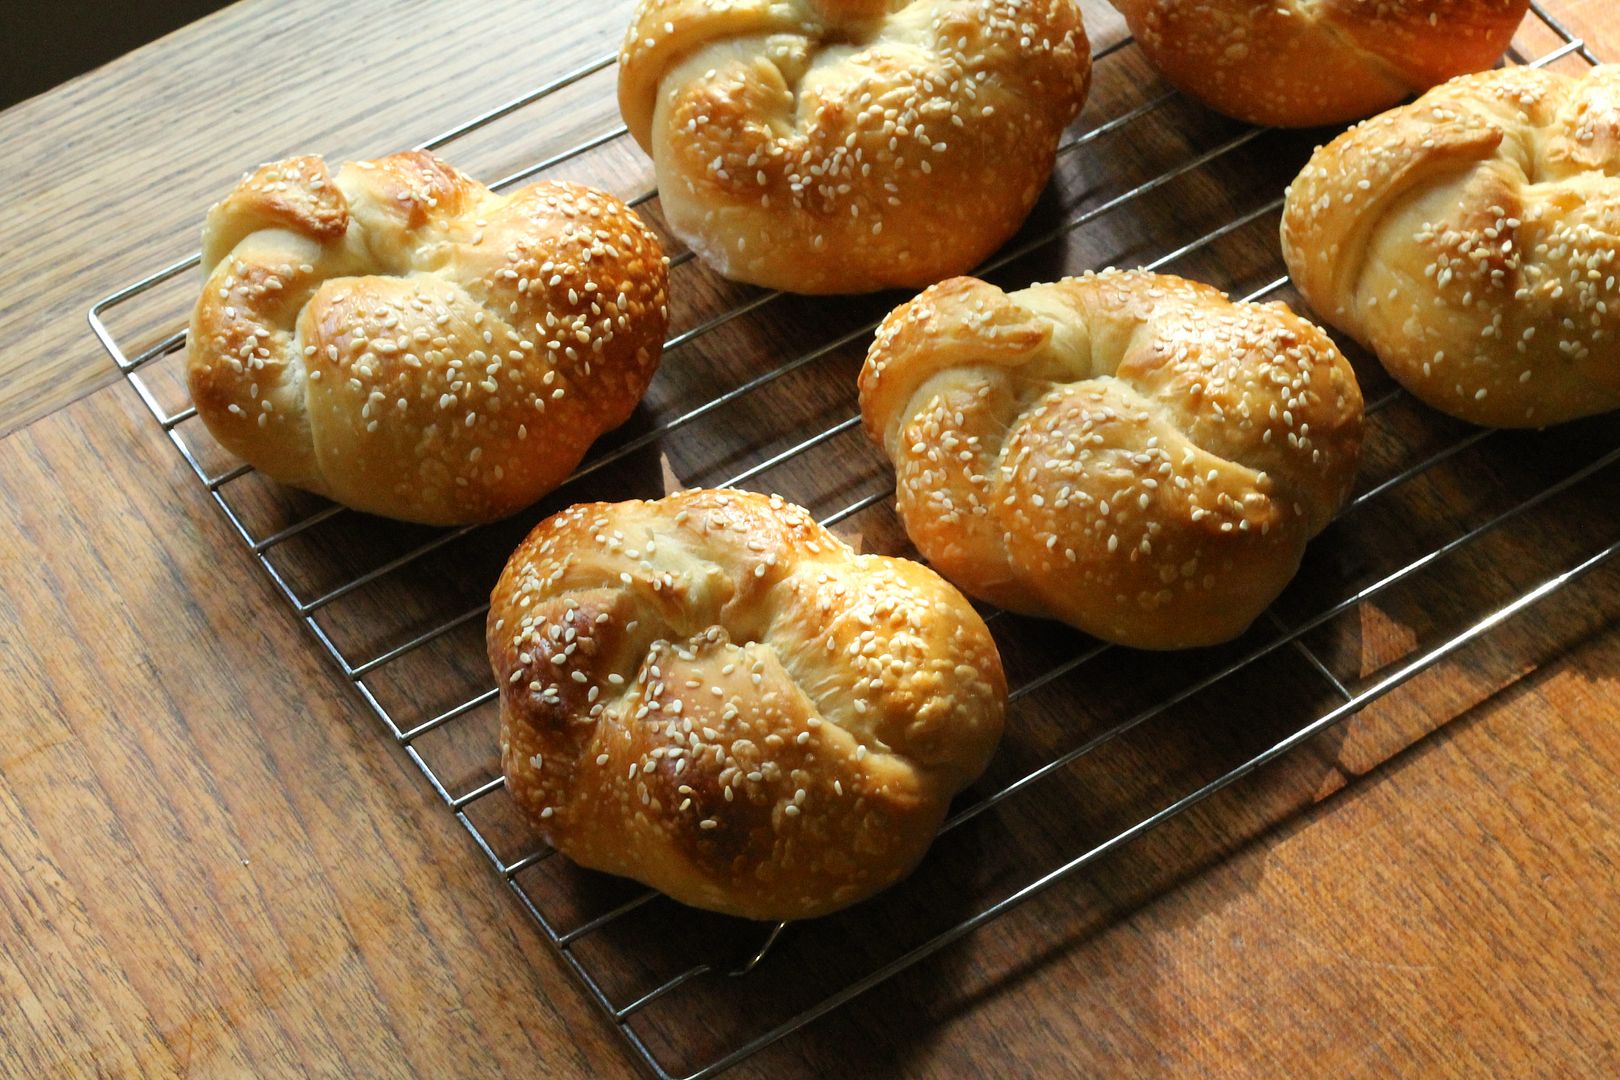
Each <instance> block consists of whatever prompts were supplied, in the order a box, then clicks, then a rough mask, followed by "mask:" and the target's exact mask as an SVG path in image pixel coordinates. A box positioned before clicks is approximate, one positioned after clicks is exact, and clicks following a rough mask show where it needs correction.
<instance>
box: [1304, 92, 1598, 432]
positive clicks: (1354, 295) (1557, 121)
mask: <svg viewBox="0 0 1620 1080" xmlns="http://www.w3.org/2000/svg"><path fill="white" fill-rule="evenodd" d="M1282 241H1283V255H1284V257H1285V258H1286V259H1287V261H1288V269H1289V271H1290V272H1291V273H1292V274H1293V276H1294V280H1295V282H1297V283H1298V285H1299V289H1300V292H1301V294H1303V295H1304V297H1305V299H1306V301H1307V302H1309V303H1310V305H1311V306H1312V307H1313V308H1315V309H1316V310H1317V312H1319V313H1320V314H1321V316H1322V317H1323V318H1324V319H1326V320H1327V321H1328V322H1330V323H1332V324H1333V325H1334V326H1337V327H1339V328H1340V329H1342V330H1344V331H1345V332H1346V333H1348V334H1350V335H1351V336H1353V337H1354V338H1355V339H1356V340H1357V341H1359V342H1361V343H1362V344H1363V345H1365V346H1367V348H1368V349H1370V350H1371V351H1372V352H1373V353H1375V354H1376V355H1377V356H1378V358H1379V360H1381V361H1382V362H1383V364H1384V366H1385V367H1386V368H1388V369H1389V373H1390V374H1391V375H1393V376H1394V377H1395V378H1396V379H1397V380H1399V381H1400V383H1401V384H1402V385H1403V386H1405V387H1406V388H1407V389H1408V390H1410V391H1411V392H1412V393H1413V394H1415V395H1416V396H1417V397H1419V398H1421V399H1422V400H1423V401H1425V402H1427V403H1428V404H1430V405H1432V406H1434V407H1435V408H1437V409H1440V410H1442V411H1444V412H1447V413H1450V414H1451V415H1453V416H1456V417H1460V418H1461V419H1463V420H1468V421H1471V422H1473V423H1476V424H1487V425H1491V426H1495V427H1540V426H1544V425H1547V424H1556V423H1560V422H1562V421H1565V420H1572V419H1575V418H1576V417H1580V416H1588V415H1591V414H1593V413H1599V412H1607V411H1608V410H1610V409H1614V408H1616V407H1620V291H1617V289H1616V275H1617V274H1620V255H1617V249H1620V67H1601V68H1596V69H1593V70H1592V71H1591V72H1589V73H1587V74H1586V75H1584V76H1583V77H1579V78H1571V77H1569V76H1566V75H1560V74H1557V73H1554V72H1549V71H1536V70H1530V69H1527V68H1512V69H1508V70H1505V71H1497V72H1490V73H1487V74H1484V75H1470V76H1466V77H1464V78H1460V79H1456V80H1454V81H1452V82H1449V83H1447V84H1446V85H1444V86H1442V87H1439V88H1437V89H1435V90H1432V91H1430V92H1429V93H1427V94H1425V95H1424V96H1423V97H1422V98H1420V99H1419V100H1418V101H1416V102H1414V103H1413V104H1411V105H1408V106H1405V107H1403V108H1400V109H1396V110H1394V111H1393V112H1389V113H1386V114H1384V115H1383V116H1378V117H1375V118H1373V119H1372V120H1369V121H1367V122H1366V123H1364V124H1361V125H1360V126H1358V127H1355V128H1352V129H1351V130H1350V131H1348V132H1346V133H1345V134H1344V135H1342V136H1340V137H1339V138H1338V139H1335V140H1334V141H1333V142H1332V143H1331V144H1329V145H1328V146H1326V147H1324V148H1322V149H1321V150H1318V151H1317V153H1316V156H1315V157H1313V158H1312V159H1311V161H1310V164H1309V165H1307V166H1306V167H1305V171H1304V172H1302V173H1301V174H1300V175H1299V179H1297V180H1295V181H1294V184H1293V186H1292V187H1291V188H1290V189H1289V193H1288V201H1287V206H1286V208H1285V210H1284V214H1283V228H1282Z"/></svg>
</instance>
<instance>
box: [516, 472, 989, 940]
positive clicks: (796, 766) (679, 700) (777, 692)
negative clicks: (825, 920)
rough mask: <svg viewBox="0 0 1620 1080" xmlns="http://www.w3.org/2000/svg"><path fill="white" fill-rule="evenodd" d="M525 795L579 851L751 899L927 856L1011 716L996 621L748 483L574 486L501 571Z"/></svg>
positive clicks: (830, 890)
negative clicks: (647, 495) (639, 493)
mask: <svg viewBox="0 0 1620 1080" xmlns="http://www.w3.org/2000/svg"><path fill="white" fill-rule="evenodd" d="M488 645H489V656H490V663H491V665H492V666H493V668H494V672H495V676H496V678H497V680H498V682H499V684H500V688H501V693H500V697H501V760H502V766H503V768H504V770H505V773H506V784H507V788H508V790H509V791H510V792H511V794H512V797H513V799H514V800H515V801H516V802H517V804H518V805H519V806H520V807H521V808H522V809H523V810H524V811H525V812H526V813H527V816H528V817H529V819H530V821H532V822H533V824H534V825H535V827H536V828H537V829H538V831H539V832H540V833H541V835H542V836H544V837H545V839H546V840H547V841H548V842H549V843H550V844H552V845H553V846H554V847H556V848H557V850H559V851H561V852H563V853H564V854H566V855H568V856H569V857H570V858H572V859H573V860H574V861H575V862H578V863H581V864H583V865H585V866H588V867H592V868H594V869H598V870H604V871H607V872H609V873H613V874H620V875H624V876H626V877H632V878H636V879H638V880H640V881H643V882H645V883H647V884H649V885H652V886H654V887H655V888H658V889H660V890H662V891H663V892H665V893H667V894H669V895H670V896H673V897H674V898H676V899H677V900H680V901H682V902H684V903H687V904H692V905H694V906H697V907H702V908H708V909H711V910H714V911H721V912H726V913H730V914H735V915H742V916H746V917H749V918H756V919H796V918H805V917H808V916H813V915H819V914H823V913H825V912H828V911H831V910H834V909H836V908H839V907H843V906H845V905H847V904H850V903H853V902H855V901H857V900H860V899H862V898H863V897H866V896H868V895H870V894H872V893H874V892H876V891H877V890H879V889H881V888H883V887H885V886H887V885H889V884H890V883H892V882H893V881H895V880H896V879H898V878H900V877H901V876H903V875H904V874H906V873H907V872H908V871H910V869H911V868H912V867H913V866H914V865H915V864H916V862H917V861H918V860H919V859H920V858H921V857H922V855H923V852H924V851H925V850H926V849H927V847H928V844H929V842H930V841H931V840H932V838H933V836H934V833H935V832H936V831H937V830H938V828H939V825H940V822H941V821H942V820H943V818H944V814H945V810H946V807H947V805H948V804H949V802H950V799H951V796H953V795H954V794H955V793H956V792H957V791H959V790H961V789H962V788H963V787H964V786H966V785H967V784H968V783H970V782H971V781H972V780H973V779H974V778H975V777H976V776H978V774H979V773H980V771H981V770H982V769H983V768H984V765H985V763H986V761H987V760H988V759H989V756H990V754H991V752H992V750H993V749H994V747H995V744H996V741H997V740H998V739H999V737H1000V734H1001V724H1002V711H1003V708H1004V705H1005V698H1006V682H1005V679H1004V677H1003V675H1002V670H1001V662H1000V659H999V657H998V656H997V653H996V649H995V645H994V643H993V641H992V640H991V637H990V633H989V630H988V629H987V628H986V627H985V625H984V622H983V621H982V620H981V619H980V618H979V617H978V615H977V614H976V613H975V612H974V610H973V608H972V607H971V606H970V605H969V604H968V603H967V601H966V600H965V599H964V598H963V597H962V595H961V594H960V593H959V592H957V591H956V590H955V589H954V588H952V587H951V586H950V585H949V584H947V583H946V582H945V581H943V580H941V579H940V577H939V576H938V575H937V574H935V573H934V572H933V571H931V570H929V569H928V568H927V567H925V566H922V565H921V564H918V563H915V562H911V561H908V560H904V559H892V558H887V557H884V556H880V555H857V554H855V553H854V552H853V551H851V550H850V549H849V547H848V546H847V545H845V544H844V543H843V542H842V541H840V540H839V539H838V538H837V537H835V536H833V535H832V534H831V533H829V532H828V531H827V530H825V529H823V528H822V527H821V526H819V525H817V524H816V523H815V521H814V520H812V519H811V517H810V516H809V514H807V513H806V512H805V511H803V510H802V509H800V508H799V507H797V506H793V505H791V504H789V503H785V502H783V501H782V500H781V499H779V498H777V497H775V496H771V497H766V496H764V495H756V494H752V493H746V492H740V491H689V492H684V493H682V494H678V495H671V496H669V497H667V498H663V499H659V500H657V501H653V502H623V503H592V504H587V505H581V506H575V507H572V508H571V509H569V510H566V511H564V512H562V513H560V514H557V515H555V516H553V517H551V518H548V519H547V520H546V521H544V522H542V523H541V524H540V525H539V526H537V527H536V528H535V530H534V531H533V532H532V533H531V534H530V535H529V537H528V539H526V540H525V541H524V542H523V543H522V544H521V545H520V546H519V547H518V549H517V551H516V552H514V553H513V555H512V558H511V560H510V561H509V562H508V563H507V566H506V570H505V572H504V573H503V574H502V575H501V579H500V582H499V584H498V585H497V586H496V587H495V592H494V595H493V598H492V604H491V608H490V613H489V622H488Z"/></svg>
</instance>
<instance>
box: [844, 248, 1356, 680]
mask: <svg viewBox="0 0 1620 1080" xmlns="http://www.w3.org/2000/svg"><path fill="white" fill-rule="evenodd" d="M860 390H861V412H862V415H863V417H864V419H865V424H866V430H867V433H868V435H869V436H870V437H871V438H872V440H873V441H874V442H876V443H877V444H878V445H879V446H881V447H882V448H883V449H884V450H885V451H886V452H887V453H888V456H889V458H890V460H892V461H893V462H894V466H895V472H896V475H897V500H898V503H899V509H900V514H901V517H902V519H903V520H904V522H905V526H906V530H907V532H908V533H909V534H910V535H911V538H912V540H913V541H914V542H915V543H916V545H917V548H918V550H919V551H920V552H921V553H922V554H923V555H924V556H925V557H926V558H927V559H928V560H929V561H930V562H931V563H933V565H934V566H935V567H936V568H938V569H939V571H940V572H941V573H943V574H944V575H945V576H946V577H948V578H950V579H951V580H952V581H953V582H955V583H956V584H957V585H959V586H961V587H962V588H963V589H965V590H966V591H967V592H969V593H972V594H973V595H975V596H981V597H984V598H985V599H988V600H991V601H993V602H995V603H997V604H1000V605H1002V606H1005V607H1009V608H1012V609H1014V610H1018V611H1023V612H1027V613H1030V614H1035V615H1043V616H1048V617H1051V618H1057V619H1062V620H1063V621H1065V622H1068V623H1071V624H1072V625H1074V626H1077V627H1079V628H1080V629H1082V630H1084V631H1086V632H1087V633H1090V634H1093V635H1095V636H1097V637H1101V638H1105V639H1107V640H1110V641H1116V642H1120V643H1123V644H1126V645H1132V646H1135V647H1138V648H1149V649H1169V648H1183V647H1187V646H1193V645H1207V644H1212V643H1215V642H1218V641H1224V640H1226V639H1228V638H1231V637H1234V636H1236V635H1238V634H1240V633H1242V631H1243V630H1244V629H1245V628H1246V627H1247V626H1248V625H1249V623H1250V622H1252V621H1253V620H1254V618H1255V617H1256V616H1257V615H1258V614H1259V613H1260V612H1261V611H1263V610H1264V609H1265V607H1266V605H1268V604H1270V603H1271V601H1272V600H1273V599H1275V598H1276V596H1277V594H1278V593H1279V592H1281V591H1282V588H1283V587H1284V586H1285V585H1286V584H1287V583H1288V581H1289V579H1290V578H1292V577H1293V575H1294V572H1295V570H1296V569H1297V568H1298V566H1299V560H1300V557H1301V555H1302V554H1303V552H1304V549H1305V543H1306V541H1307V540H1309V539H1310V538H1311V537H1312V536H1314V535H1315V534H1316V533H1318V532H1319V531H1321V530H1322V529H1323V528H1324V527H1325V526H1326V525H1327V523H1328V521H1329V520H1331V519H1332V517H1333V515H1334V513H1336V512H1337V510H1338V508H1339V507H1340V506H1341V505H1342V504H1343V502H1344V499H1345V498H1346V497H1347V495H1348V494H1349V491H1350V486H1351V484H1352V482H1353V480H1354V477H1355V469H1356V462H1357V458H1358V456H1359V453H1360V445H1361V423H1362V402H1361V391H1360V389H1359V388H1358V386H1357V385H1356V380H1355V375H1354V373H1353V372H1352V371H1351V369H1350V365H1349V364H1348V363H1347V362H1346V361H1345V359H1344V357H1342V356H1341V355H1340V354H1339V352H1338V350H1337V349H1336V348H1334V346H1333V343H1332V341H1330V340H1329V339H1328V337H1327V335H1326V334H1324V333H1323V332H1322V331H1321V330H1319V329H1318V328H1317V327H1315V326H1313V325H1311V324H1310V323H1308V322H1306V321H1305V320H1304V319H1301V318H1299V317H1298V316H1296V315H1295V314H1294V313H1293V312H1291V311H1289V310H1288V308H1287V307H1286V306H1284V305H1282V304H1264V305H1261V304H1234V303H1232V302H1231V301H1229V300H1228V299H1227V298H1226V297H1225V296H1224V295H1223V294H1221V293H1220V292H1218V291H1217V290H1215V289H1212V288H1210V287H1209V286H1207V285H1200V284H1197V283H1194V282H1190V281H1184V280H1182V279H1181V278H1176V277H1169V276H1164V275H1157V274H1148V273H1143V272H1138V271H1114V270H1110V271H1106V272H1104V273H1101V274H1087V275H1086V276H1084V277H1080V278H1066V279H1064V280H1062V281H1059V282H1056V283H1054V284H1050V285H1035V286H1032V287H1030V288H1028V289H1024V290H1021V291H1019V292H1015V293H1012V294H1007V293H1004V292H1002V291H1001V290H1000V289H998V288H996V287H995V286H993V285H990V284H987V283H985V282H982V281H976V280H973V279H971V278H962V279H957V280H955V281H947V282H943V283H941V284H939V285H936V286H934V287H933V288H931V289H929V290H928V291H926V292H924V293H923V294H922V295H921V296H919V297H917V298H916V299H915V300H912V301H911V302H909V303H907V304H904V305H902V306H901V307H899V308H897V309H896V310H895V311H894V312H892V313H891V314H890V315H889V317H888V318H887V320H885V322H884V324H883V326H882V328H881V329H880V330H879V331H878V335H877V339H876V340H875V341H874V342H873V344H872V347H871V351H870V352H869V353H868V354H867V358H866V365H865V366H864V367H863V368H862V370H861V377H860Z"/></svg>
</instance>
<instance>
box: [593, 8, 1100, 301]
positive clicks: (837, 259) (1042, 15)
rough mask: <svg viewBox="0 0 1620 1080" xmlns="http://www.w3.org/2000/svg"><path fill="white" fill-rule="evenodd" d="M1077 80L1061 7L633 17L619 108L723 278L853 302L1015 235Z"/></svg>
mask: <svg viewBox="0 0 1620 1080" xmlns="http://www.w3.org/2000/svg"><path fill="white" fill-rule="evenodd" d="M1090 75H1091V57H1090V53H1089V46H1088V44H1087V42H1086V35H1085V29H1084V28H1083V27H1082V25H1081V22H1080V13H1079V9H1078V8H1077V7H1076V5H1075V3H1074V0H913V2H906V0H644V2H643V3H642V4H641V6H640V8H639V9H638V11H637V14H636V17H635V20H634V22H633V23H632V25H631V27H630V30H629V33H628V34H627V36H626V37H625V43H624V49H623V51H622V52H621V53H620V57H619V107H620V110H621V111H622V112H623V114H624V119H625V123H626V124H627V125H628V126H629V128H630V133H631V134H632V135H633V136H634V137H635V139H636V141H637V142H638V143H640V144H641V147H642V149H643V150H645V151H647V153H648V154H650V155H651V156H652V158H653V161H654V163H655V165H656V168H657V174H658V190H659V197H660V202H661V206H662V209H663V213H664V216H665V218H666V220H667V221H668V222H669V225H670V228H671V229H672V230H673V231H674V232H675V234H676V235H677V236H679V237H680V238H681V239H682V240H683V241H684V242H685V243H686V244H687V245H688V246H690V247H691V248H692V249H693V250H695V251H696V252H697V253H698V254H699V255H700V256H701V257H702V258H703V259H704V260H705V261H707V262H708V263H709V264H710V265H712V266H714V267H715V269H717V270H718V271H720V273H722V274H724V275H726V276H727V277H731V278H734V279H737V280H739V281H747V282H752V283H754V284H758V285H768V286H773V287H776V288H779V289H784V290H786V291H789V292H800V293H850V292H865V291H870V290H874V289H881V288H886V287H889V286H911V287H921V286H923V285H926V284H928V283H930V282H933V281H937V280H939V279H940V278H942V277H947V276H949V275H951V274H956V273H961V272H963V271H966V270H969V269H971V268H972V267H973V266H975V265H977V264H978V263H979V262H980V261H982V260H983V259H984V258H985V256H987V255H989V254H990V253H991V252H992V251H994V250H995V249H996V248H997V247H999V246H1000V245H1001V244H1002V243H1003V242H1004V241H1005V240H1006V239H1007V238H1008V237H1009V236H1011V235H1012V234H1013V232H1014V231H1016V230H1017V228H1018V226H1019V224H1020V223H1021V222H1022V221H1023V220H1024V218H1025V217H1026V216H1027V215H1028V214H1029V211H1030V208H1031V207H1033V206H1034V205H1035V199H1036V197H1037V196H1038V195H1039V194H1040V191H1041V189H1042V188H1043V187H1044V186H1045V185H1046V182H1047V178H1048V177H1049V176H1050V174H1051V171H1052V164H1053V161H1054V158H1055V155H1056V149H1057V143H1058V139H1059V137H1060V135H1061V134H1062V132H1063V129H1064V128H1065V127H1066V126H1067V125H1068V123H1069V122H1070V121H1071V120H1073V119H1074V118H1075V116H1076V115H1077V114H1078V113H1079V111H1080V106H1081V104H1082V103H1083V102H1084V101H1085V96H1086V90H1087V88H1088V86H1089V82H1090Z"/></svg>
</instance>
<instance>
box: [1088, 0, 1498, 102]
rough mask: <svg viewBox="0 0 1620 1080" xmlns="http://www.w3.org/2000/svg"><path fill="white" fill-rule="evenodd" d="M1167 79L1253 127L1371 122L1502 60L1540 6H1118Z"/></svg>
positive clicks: (1255, 0) (1466, 0) (1226, 1)
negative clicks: (1434, 88)
mask: <svg viewBox="0 0 1620 1080" xmlns="http://www.w3.org/2000/svg"><path fill="white" fill-rule="evenodd" d="M1113 4H1114V6H1115V7H1116V8H1118V9H1119V10H1120V13H1121V14H1123V15H1124V16H1125V21H1126V23H1128V24H1129V26H1130V28H1131V33H1132V34H1134V35H1135V36H1136V40H1137V42H1138V43H1139V44H1140V45H1141V46H1142V49H1143V51H1144V52H1145V53H1147V57H1148V59H1149V61H1151V62H1152V63H1153V65H1154V66H1155V67H1157V68H1158V69H1159V70H1160V71H1161V72H1163V73H1164V77H1165V78H1167V79H1169V80H1170V81H1171V82H1172V83H1174V84H1175V85H1176V86H1178V87H1180V88H1181V89H1182V90H1184V91H1186V92H1187V93H1189V94H1191V95H1192V96H1193V97H1196V98H1199V99H1201V100H1202V101H1204V102H1205V103H1206V104H1208V105H1209V106H1210V107H1211V108H1213V109H1217V110H1219V111H1220V112H1223V113H1226V114H1227V115H1228V116H1235V117H1237V118H1238V119H1239V120H1247V121H1248V122H1250V123H1254V124H1267V125H1271V126H1275V127H1314V126H1316V125H1318V124H1342V123H1344V122H1346V121H1349V120H1357V119H1360V118H1361V117H1363V116H1368V115H1371V114H1372V113H1375V112H1377V111H1378V110H1380V109H1387V108H1389V107H1390V106H1391V105H1394V104H1395V103H1396V102H1398V101H1400V100H1401V99H1402V98H1405V97H1406V96H1407V95H1409V94H1412V93H1414V92H1416V91H1420V90H1426V89H1428V88H1429V87H1431V86H1434V85H1435V84H1436V83H1441V82H1444V81H1445V80H1447V79H1449V78H1451V77H1452V76H1453V75H1460V74H1462V73H1464V72H1468V71H1480V70H1483V69H1484V68H1488V67H1490V66H1491V65H1493V64H1495V63H1496V61H1497V60H1498V59H1500V58H1501V56H1502V53H1503V52H1504V51H1505V50H1506V49H1507V47H1508V43H1509V42H1510V41H1512V40H1513V32H1514V31H1515V30H1516V29H1517V28H1518V26H1519V23H1520V22H1521V21H1522V20H1523V19H1524V13H1525V11H1526V10H1527V9H1528V8H1529V6H1530V5H1529V0H1264V2H1261V0H1113Z"/></svg>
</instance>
